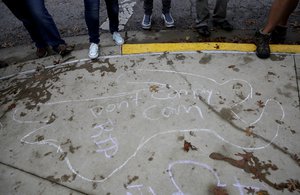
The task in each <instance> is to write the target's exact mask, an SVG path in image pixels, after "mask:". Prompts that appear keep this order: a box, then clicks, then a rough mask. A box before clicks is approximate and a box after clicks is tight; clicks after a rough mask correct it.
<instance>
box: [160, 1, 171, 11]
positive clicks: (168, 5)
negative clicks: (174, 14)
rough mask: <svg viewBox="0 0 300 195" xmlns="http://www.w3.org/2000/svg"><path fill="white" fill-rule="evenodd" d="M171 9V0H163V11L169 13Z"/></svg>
mask: <svg viewBox="0 0 300 195" xmlns="http://www.w3.org/2000/svg"><path fill="white" fill-rule="evenodd" d="M170 9H171V0H162V13H163V14H167V13H169V12H170Z"/></svg>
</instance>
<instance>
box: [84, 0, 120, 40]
mask: <svg viewBox="0 0 300 195" xmlns="http://www.w3.org/2000/svg"><path fill="white" fill-rule="evenodd" d="M105 3H106V9H107V15H108V19H109V31H110V32H111V33H113V32H118V31H119V3H118V0H105ZM99 7H100V0H84V9H85V10H84V14H85V22H86V25H87V27H88V32H89V37H90V38H89V40H90V42H91V43H96V44H98V43H99V42H100V39H99Z"/></svg>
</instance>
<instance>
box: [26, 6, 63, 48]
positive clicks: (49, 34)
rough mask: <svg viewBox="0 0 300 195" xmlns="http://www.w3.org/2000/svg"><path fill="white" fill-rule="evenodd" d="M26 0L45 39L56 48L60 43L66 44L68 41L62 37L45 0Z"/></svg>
mask: <svg viewBox="0 0 300 195" xmlns="http://www.w3.org/2000/svg"><path fill="white" fill-rule="evenodd" d="M24 1H25V2H26V7H27V8H28V9H29V11H30V13H31V15H32V17H33V19H34V22H35V25H37V26H38V29H39V31H40V33H41V34H42V36H43V37H44V40H45V41H46V42H47V43H48V44H49V45H50V46H52V47H53V48H54V49H57V48H58V47H59V45H65V44H66V43H65V41H64V40H63V39H62V38H61V37H60V34H59V32H58V29H57V27H56V25H55V23H54V21H53V18H52V16H51V15H50V14H49V12H48V10H47V9H46V7H45V2H44V0H24Z"/></svg>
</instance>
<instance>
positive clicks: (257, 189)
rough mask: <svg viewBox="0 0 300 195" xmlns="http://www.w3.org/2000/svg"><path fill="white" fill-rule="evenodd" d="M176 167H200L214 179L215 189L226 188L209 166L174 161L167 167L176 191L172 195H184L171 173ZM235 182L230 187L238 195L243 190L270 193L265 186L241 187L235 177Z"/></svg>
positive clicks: (193, 162) (194, 162)
mask: <svg viewBox="0 0 300 195" xmlns="http://www.w3.org/2000/svg"><path fill="white" fill-rule="evenodd" d="M176 165H194V166H198V167H201V168H203V169H206V170H208V171H209V172H210V173H211V175H212V176H213V177H214V178H215V181H216V186H217V187H221V188H222V187H224V188H225V187H227V186H228V185H227V184H225V183H223V182H221V180H220V177H219V176H218V173H217V172H216V171H214V169H213V168H212V167H211V166H209V165H208V164H205V163H200V162H197V161H192V160H178V161H174V162H172V163H170V164H169V166H168V169H167V172H168V173H169V176H170V179H171V181H172V184H173V185H174V187H175V188H176V190H177V191H176V192H174V193H172V195H184V194H185V193H184V192H183V191H182V190H181V188H180V187H179V184H178V183H177V182H176V180H175V178H174V174H173V172H172V168H173V167H175V166H176ZM235 182H236V183H234V184H232V186H234V187H235V188H237V189H238V191H239V194H240V195H244V194H245V193H244V191H245V188H251V189H253V190H254V191H256V192H257V191H259V190H262V189H267V190H268V192H270V190H269V189H268V188H267V186H265V185H264V186H263V187H256V186H252V185H242V184H241V183H240V181H239V180H238V179H237V178H236V177H235Z"/></svg>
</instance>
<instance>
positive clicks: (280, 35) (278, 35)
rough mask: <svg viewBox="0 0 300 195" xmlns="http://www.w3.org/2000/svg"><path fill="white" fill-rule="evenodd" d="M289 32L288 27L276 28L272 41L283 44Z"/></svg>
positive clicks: (272, 34)
mask: <svg viewBox="0 0 300 195" xmlns="http://www.w3.org/2000/svg"><path fill="white" fill-rule="evenodd" d="M286 32H287V27H285V26H276V27H275V29H274V30H273V32H272V33H271V40H272V42H273V43H282V42H284V40H285V36H286Z"/></svg>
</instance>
